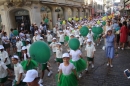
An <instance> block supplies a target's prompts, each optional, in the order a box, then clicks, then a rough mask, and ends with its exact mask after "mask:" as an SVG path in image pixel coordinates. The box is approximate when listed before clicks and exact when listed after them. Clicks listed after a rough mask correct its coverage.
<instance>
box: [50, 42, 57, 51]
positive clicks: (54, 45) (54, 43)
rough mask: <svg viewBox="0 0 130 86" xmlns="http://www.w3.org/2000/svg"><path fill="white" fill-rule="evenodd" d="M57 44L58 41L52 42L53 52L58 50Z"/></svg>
mask: <svg viewBox="0 0 130 86" xmlns="http://www.w3.org/2000/svg"><path fill="white" fill-rule="evenodd" d="M56 45H57V43H56V42H52V43H51V44H50V47H51V48H52V51H53V52H56Z"/></svg>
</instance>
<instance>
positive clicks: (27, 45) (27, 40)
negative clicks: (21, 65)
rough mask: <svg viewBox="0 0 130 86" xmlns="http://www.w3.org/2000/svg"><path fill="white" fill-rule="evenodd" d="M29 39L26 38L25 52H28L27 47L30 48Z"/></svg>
mask: <svg viewBox="0 0 130 86" xmlns="http://www.w3.org/2000/svg"><path fill="white" fill-rule="evenodd" d="M30 46H31V44H30V40H29V39H26V48H27V53H29V49H30Z"/></svg>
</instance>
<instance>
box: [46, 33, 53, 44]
mask: <svg viewBox="0 0 130 86" xmlns="http://www.w3.org/2000/svg"><path fill="white" fill-rule="evenodd" d="M46 37H47V42H51V41H52V35H51V34H47V35H46Z"/></svg>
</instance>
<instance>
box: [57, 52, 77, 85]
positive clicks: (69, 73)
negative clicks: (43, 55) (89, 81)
mask: <svg viewBox="0 0 130 86" xmlns="http://www.w3.org/2000/svg"><path fill="white" fill-rule="evenodd" d="M62 58H63V63H61V64H60V66H59V74H58V86H78V83H77V79H78V77H77V73H76V70H75V66H74V65H73V64H72V63H70V62H69V60H70V57H69V54H68V53H64V54H63V56H62Z"/></svg>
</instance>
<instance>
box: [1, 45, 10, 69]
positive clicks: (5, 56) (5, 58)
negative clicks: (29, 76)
mask: <svg viewBox="0 0 130 86" xmlns="http://www.w3.org/2000/svg"><path fill="white" fill-rule="evenodd" d="M0 51H1V56H0V59H1V61H2V62H3V63H5V65H6V66H7V67H8V68H9V69H11V62H10V59H9V56H8V53H7V52H6V51H5V50H4V47H3V45H0Z"/></svg>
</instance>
